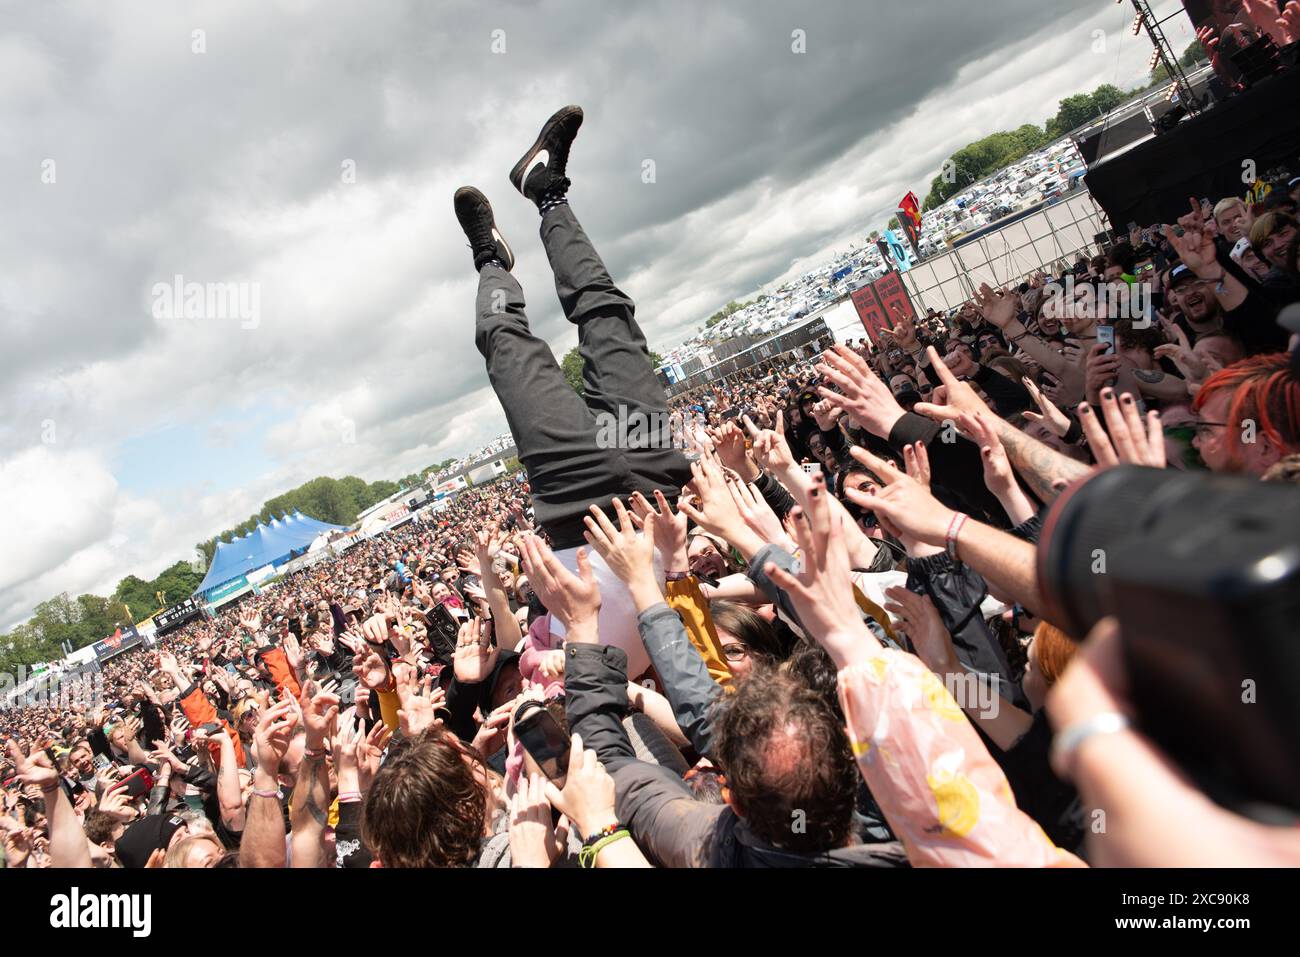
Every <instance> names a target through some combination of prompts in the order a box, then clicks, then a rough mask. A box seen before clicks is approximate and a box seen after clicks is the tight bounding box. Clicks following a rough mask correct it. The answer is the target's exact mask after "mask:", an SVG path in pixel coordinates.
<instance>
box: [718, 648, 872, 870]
mask: <svg viewBox="0 0 1300 957" xmlns="http://www.w3.org/2000/svg"><path fill="white" fill-rule="evenodd" d="M714 735H715V738H714V740H715V746H716V749H717V750H716V754H717V758H718V762H719V764H721V766H722V769H723V771H724V773H725V774H726V776H727V788H728V791H729V792H730V803H731V805H732V807H733V808H734V809H735V810H736V813H737V814H739V815H740V816H741V817H743V818H744V819H745V821H746V822H747V823H748V824H749V826H750V827H751V828H752V829H753V831H754V833H755V834H756V835H758V836H759V837H760V838H762V839H763V840H765V841H767V842H768V843H770V844H771V845H773V846H774V847H779V848H782V849H784V850H789V851H798V852H802V853H808V852H814V851H829V850H832V849H834V848H837V847H843V846H844V845H845V844H847V843H848V840H849V834H850V829H851V826H852V819H853V801H854V796H855V794H856V791H857V785H858V772H857V767H856V766H855V765H854V763H853V754H852V752H851V750H850V748H849V739H848V735H847V734H846V733H845V731H844V728H843V727H842V726H841V725H840V722H839V720H838V718H837V717H836V716H835V714H834V713H833V712H832V711H831V709H830V708H829V707H828V706H827V704H826V702H825V700H824V699H823V698H822V696H821V695H819V694H818V693H817V692H816V691H814V690H813V689H811V688H809V687H808V686H807V685H806V684H804V682H803V681H801V680H800V679H799V678H798V677H797V676H796V675H792V674H789V673H786V672H783V671H780V670H777V669H776V668H770V667H762V668H761V670H758V669H756V670H755V673H754V674H753V675H752V676H751V678H750V679H749V680H747V681H742V682H739V683H738V686H737V688H736V690H735V692H734V693H733V694H729V695H726V696H724V698H723V700H722V701H721V702H720V703H719V705H718V713H717V715H716V717H715V720H714Z"/></svg>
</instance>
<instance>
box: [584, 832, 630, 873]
mask: <svg viewBox="0 0 1300 957" xmlns="http://www.w3.org/2000/svg"><path fill="white" fill-rule="evenodd" d="M631 836H632V835H631V834H630V833H628V830H627V828H625V827H621V828H619V829H618V830H617V831H615V832H614V833H612V834H606V835H605V836H604V837H602V838H601V839H600V840H598V841H597V842H596V843H595V844H591V845H586V844H584V845H583V847H582V850H581V851H579V852H578V864H579V865H581V866H582V867H588V868H590V867H595V866H596V858H597V857H598V856H599V855H600V852H601V851H603V850H604V849H605V848H606V847H608V846H609V845H611V844H613V843H614V842H615V841H621V840H622V839H623V838H625V837H631Z"/></svg>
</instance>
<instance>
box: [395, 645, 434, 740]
mask: <svg viewBox="0 0 1300 957" xmlns="http://www.w3.org/2000/svg"><path fill="white" fill-rule="evenodd" d="M393 678H394V679H395V681H396V683H397V701H398V711H397V720H398V723H399V726H400V727H401V729H402V734H404V735H406V736H407V737H408V738H413V737H415V736H416V735H419V734H423V733H424V731H425V730H427V729H428V728H431V727H433V725H434V724H435V723H436V721H437V719H436V718H435V717H434V712H435V711H436V710H437V709H438V707H439V706H440V705H441V704H442V702H443V701H444V700H445V695H444V694H443V691H442V689H441V688H439V689H438V691H437V694H436V696H434V695H433V694H432V693H431V691H430V689H431V687H432V682H433V678H432V677H431V676H429V677H426V678H425V679H424V681H423V682H421V681H420V679H419V677H418V675H417V674H416V671H415V669H414V668H413V667H411V666H410V665H408V664H407V663H406V662H398V663H396V664H394V665H393Z"/></svg>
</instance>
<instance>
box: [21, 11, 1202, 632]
mask: <svg viewBox="0 0 1300 957" xmlns="http://www.w3.org/2000/svg"><path fill="white" fill-rule="evenodd" d="M5 6H6V30H5V32H4V33H3V34H2V35H0V209H3V211H4V212H3V215H4V225H3V228H0V261H3V263H4V264H5V268H4V270H3V272H2V273H0V323H2V324H3V330H4V340H3V341H4V348H3V349H0V503H3V508H4V516H3V522H2V523H0V527H2V528H3V529H4V534H3V537H4V546H3V548H2V549H0V629H4V628H8V627H10V626H12V625H13V624H15V623H16V622H18V621H21V620H23V619H24V618H26V617H27V615H28V614H30V611H31V608H32V606H33V605H34V604H35V603H36V602H38V601H40V600H42V599H44V598H47V597H49V596H50V595H53V594H55V593H57V592H59V591H69V592H71V593H72V594H74V595H75V594H78V593H80V592H83V591H87V590H93V591H97V592H99V593H107V592H108V591H109V590H111V589H112V587H113V586H114V584H115V583H116V581H117V580H118V579H119V578H121V577H122V576H123V575H125V574H128V573H133V574H138V575H141V576H142V577H148V576H152V575H153V574H156V573H157V572H158V571H159V570H161V569H162V568H163V567H165V566H166V565H168V564H171V563H172V562H173V561H176V560H177V559H179V558H187V557H190V556H191V555H193V545H194V543H195V542H197V541H200V540H202V539H205V538H207V537H209V536H211V535H213V534H215V533H216V532H218V531H220V530H222V529H224V528H226V527H228V526H230V525H232V524H233V523H235V522H238V521H240V520H242V519H244V518H246V517H247V516H248V515H249V514H250V513H252V512H254V511H256V510H257V509H258V508H259V507H260V505H261V503H262V502H263V501H265V500H266V499H267V498H269V497H270V496H272V495H275V494H277V493H279V492H282V491H284V490H286V489H288V488H291V487H293V486H294V485H297V484H298V483H300V482H302V481H304V480H306V479H309V478H312V477H313V476H316V475H322V474H324V475H334V476H340V475H344V474H349V473H351V474H357V475H360V476H362V477H364V478H366V479H376V478H396V477H398V476H401V475H404V474H407V473H409V472H411V471H413V470H415V469H417V468H420V467H423V466H426V465H428V464H429V463H431V462H434V461H437V460H440V459H442V458H445V457H448V456H452V455H460V454H464V453H466V452H468V451H470V450H471V449H473V448H474V447H476V446H477V445H478V444H481V443H482V442H483V441H485V440H487V439H489V438H491V437H492V436H494V435H497V434H499V433H501V432H502V431H504V430H505V421H504V417H503V416H502V415H501V413H500V410H499V408H498V407H497V405H496V403H495V400H494V399H493V397H492V393H491V390H490V389H489V388H488V386H487V379H486V376H485V375H484V372H483V364H482V360H481V358H480V357H479V355H478V353H477V352H476V351H475V349H474V345H473V337H472V322H473V319H472V306H473V296H474V289H475V274H474V272H473V269H472V268H471V265H470V257H469V253H468V251H467V249H466V248H465V242H464V238H463V236H462V235H461V233H460V232H459V230H458V228H457V225H456V222H455V219H454V217H453V215H452V206H451V195H452V192H453V191H454V190H455V188H456V187H457V186H460V185H462V184H465V183H472V184H474V185H477V186H479V187H480V188H482V189H483V190H484V191H485V192H486V193H487V194H488V196H489V198H491V199H492V200H493V202H494V205H495V206H496V209H497V215H498V221H499V222H500V224H501V225H502V227H503V229H504V231H505V233H506V235H507V236H508V237H510V238H511V241H512V245H513V246H514V248H515V251H516V255H517V256H518V258H519V265H518V266H517V269H516V271H517V274H518V275H519V277H520V280H521V282H522V283H523V286H524V289H525V291H526V293H527V294H528V296H529V299H530V315H531V319H532V324H533V328H534V329H535V330H537V331H538V333H539V334H540V335H542V336H543V337H544V338H546V339H547V341H549V342H550V343H551V345H552V347H553V349H554V350H555V352H556V353H557V355H563V353H564V352H565V351H567V350H568V349H569V348H570V347H571V346H572V345H573V344H574V340H575V334H574V332H573V329H572V327H571V326H569V325H568V324H567V323H566V322H564V320H563V317H562V316H561V315H560V312H559V308H558V305H557V303H556V300H555V296H554V292H553V285H552V283H551V279H550V275H549V273H548V270H547V268H546V263H545V257H544V255H543V253H542V250H541V246H540V243H539V242H538V240H537V239H536V213H535V211H533V210H532V208H531V206H530V205H529V204H527V203H526V202H525V201H524V200H523V199H522V198H520V197H519V196H518V195H517V194H515V193H514V192H513V191H512V190H511V188H510V186H509V184H508V182H507V180H506V174H507V172H508V170H509V169H510V166H511V165H512V164H513V163H514V161H515V160H516V159H517V158H518V156H519V154H520V153H521V152H522V150H523V149H524V148H525V147H526V146H528V144H529V143H531V141H532V139H533V137H534V135H535V134H536V130H537V128H538V126H539V124H540V123H541V121H542V120H543V119H545V118H546V117H547V116H548V115H549V114H550V113H551V112H552V111H553V110H554V109H556V108H557V107H559V106H561V105H564V104H566V103H580V104H582V106H583V107H584V109H585V110H586V122H585V125H584V127H583V129H582V132H581V133H580V135H579V139H578V141H577V143H576V145H575V147H574V153H573V157H572V159H571V162H570V170H571V176H572V178H573V180H574V186H573V188H572V190H571V193H570V196H571V200H572V205H573V208H574V210H575V211H576V212H577V214H578V215H579V216H580V217H581V218H582V220H583V222H584V224H585V225H586V227H587V230H588V232H589V233H590V234H591V236H592V237H593V239H594V241H595V242H596V244H597V245H598V247H599V248H600V250H601V252H602V254H603V256H604V258H605V260H606V263H607V264H608V265H609V267H610V269H611V272H612V273H613V274H614V276H615V277H616V278H617V279H618V280H619V282H620V284H622V285H623V286H624V288H626V289H627V291H628V292H629V293H630V294H632V295H633V296H634V298H635V299H636V300H637V303H638V317H639V319H640V321H641V323H642V325H643V326H644V328H645V331H646V334H647V336H648V338H649V340H650V342H651V345H652V346H657V347H660V348H663V347H666V346H671V345H673V344H675V343H676V342H678V341H680V340H681V339H682V338H683V337H684V336H685V335H687V334H689V332H690V331H691V329H692V328H693V327H695V326H697V325H698V324H699V323H700V322H701V321H702V319H703V318H704V317H706V316H708V315H709V314H710V313H712V312H713V311H714V310H716V309H717V308H718V307H720V306H721V305H723V304H725V303H726V302H727V301H728V300H729V299H731V298H733V297H735V296H739V295H743V294H745V293H747V292H749V291H750V290H753V289H754V288H756V287H757V286H759V285H760V284H762V283H764V282H767V281H770V280H773V279H775V278H777V277H781V276H784V275H788V274H795V273H798V272H801V271H802V270H803V269H805V268H807V267H809V266H811V265H815V264H817V263H818V262H820V261H822V260H824V259H826V258H827V257H828V256H829V255H830V254H832V253H833V252H834V251H835V250H837V249H845V248H847V246H848V245H849V243H850V242H854V243H860V242H861V241H862V239H863V237H864V236H865V235H866V234H867V233H868V232H869V231H870V230H871V229H872V228H874V227H879V226H881V225H882V224H883V223H884V222H885V220H886V219H887V218H888V216H889V215H890V213H891V211H892V209H893V206H894V204H895V202H896V201H897V199H898V198H899V197H900V196H902V195H903V193H905V192H906V191H907V190H908V189H914V190H915V191H916V192H917V193H918V194H920V195H922V196H923V195H924V193H925V191H926V190H927V189H928V184H929V181H930V179H931V177H933V176H934V175H935V174H936V173H937V171H938V168H939V165H940V164H941V162H942V161H943V159H944V158H945V157H946V156H947V155H949V154H950V153H951V152H953V151H954V150H955V149H957V148H959V147H960V146H962V145H964V144H965V143H967V142H969V141H970V140H972V139H976V138H978V137H979V136H982V135H984V134H986V133H989V132H992V131H994V130H997V129H1004V128H1009V127H1014V126H1016V125H1019V124H1020V123H1022V122H1027V121H1028V122H1038V123H1041V122H1043V120H1045V119H1046V118H1047V117H1048V116H1050V115H1052V114H1053V113H1054V112H1055V109H1056V103H1057V101H1058V100H1059V99H1060V98H1062V97H1063V96H1067V95H1069V94H1071V93H1074V92H1078V91H1081V90H1088V89H1091V88H1092V87H1094V86H1096V85H1097V84H1099V83H1103V82H1114V83H1116V84H1118V85H1121V86H1126V85H1129V84H1132V83H1134V82H1135V81H1136V80H1137V79H1138V78H1139V77H1140V76H1141V75H1142V74H1144V73H1145V67H1146V60H1147V57H1148V55H1149V53H1150V49H1151V47H1150V44H1149V43H1148V41H1147V40H1146V39H1145V38H1134V37H1133V36H1132V35H1131V34H1130V32H1129V25H1130V23H1131V21H1132V10H1131V8H1130V7H1129V5H1128V4H1123V5H1121V6H1117V5H1116V4H1115V3H1114V2H1113V0H1055V2H1051V3H1043V2H1042V0H982V2H980V3H964V4H957V3H953V2H952V0H913V2H910V3H897V4H895V3H890V4H883V3H880V4H877V3H870V4H867V3H862V2H861V0H843V2H819V3H816V4H807V3H795V2H789V3H774V2H773V3H765V2H754V0H746V2H744V3H741V2H739V0H735V2H729V3H716V4H715V3H710V4H699V3H695V2H690V0H683V2H680V3H675V2H643V3H638V4H635V5H632V4H624V3H603V2H595V0H592V2H572V0H570V2H527V3H524V2H521V3H516V4H507V3H482V2H472V3H471V2H446V0H375V2H372V3H367V4H355V3H343V2H334V3H323V2H322V3H308V2H298V0H225V2H222V3H220V4H213V3H198V2H188V0H176V2H167V3H162V2H155V3H142V2H139V0H137V2H134V3H113V2H104V0H82V2H65V3H22V4H20V3H17V2H8V3H6V4H5ZM1177 6H1178V4H1177V0H1165V2H1164V3H1163V5H1162V8H1163V9H1165V10H1171V9H1175V8H1177ZM796 30H798V31H803V36H804V37H806V50H805V52H802V53H799V52H794V50H793V49H792V46H794V44H795V41H794V40H793V39H792V37H793V36H794V31H796ZM196 31H202V32H201V33H196ZM497 31H500V32H497ZM1096 31H1104V42H1098V39H1097V37H1098V34H1097V33H1096ZM1170 32H1171V33H1172V34H1173V42H1174V46H1175V48H1176V49H1178V50H1181V49H1182V48H1183V46H1185V45H1186V43H1187V42H1188V41H1189V40H1190V39H1191V31H1190V29H1189V26H1188V24H1187V22H1186V20H1185V18H1181V17H1180V18H1177V19H1175V20H1174V21H1173V22H1172V23H1171V24H1170ZM503 45H504V50H502V46H503ZM494 47H495V49H494ZM646 160H653V161H654V170H655V181H654V182H652V183H646V182H643V177H642V170H643V168H644V164H645V161H646ZM352 170H354V171H355V175H354V176H349V175H348V172H349V171H352ZM349 180H354V181H349ZM177 275H180V276H183V277H184V279H185V281H187V282H200V283H244V284H247V285H246V286H244V287H243V288H245V289H246V290H252V289H254V288H255V289H256V291H257V294H258V296H259V302H258V306H259V311H258V314H257V316H256V319H255V320H251V321H250V320H248V319H241V318H240V317H239V316H237V315H235V316H230V317H228V318H223V317H217V316H208V317H206V318H185V317H184V315H183V314H178V315H174V316H169V315H166V314H163V315H159V314H158V312H159V310H158V309H157V308H155V307H156V305H157V297H156V295H155V284H158V283H171V282H172V281H173V277H175V276H177Z"/></svg>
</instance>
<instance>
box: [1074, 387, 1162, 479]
mask: <svg viewBox="0 0 1300 957" xmlns="http://www.w3.org/2000/svg"><path fill="white" fill-rule="evenodd" d="M1101 413H1102V416H1103V417H1104V418H1105V427H1104V428H1103V426H1102V423H1101V421H1100V420H1099V419H1098V418H1097V411H1096V410H1095V409H1094V408H1093V407H1092V406H1090V405H1088V404H1087V403H1086V402H1085V403H1083V404H1082V405H1080V406H1079V422H1080V424H1081V425H1082V426H1083V434H1084V435H1085V436H1087V438H1088V447H1089V448H1090V449H1091V450H1092V457H1093V458H1094V459H1096V460H1097V465H1098V467H1100V468H1103V469H1106V468H1111V467H1112V466H1115V465H1119V464H1120V463H1125V464H1128V465H1145V466H1148V467H1149V468H1156V469H1162V468H1164V467H1165V433H1164V428H1163V426H1162V425H1161V423H1160V413H1159V412H1154V411H1152V412H1148V413H1147V416H1146V421H1145V422H1144V421H1143V420H1142V415H1141V413H1139V412H1138V408H1137V402H1136V401H1135V400H1134V399H1133V396H1132V394H1131V393H1128V392H1125V393H1124V394H1123V395H1122V396H1120V397H1119V398H1118V399H1116V397H1115V391H1114V390H1113V389H1103V390H1102V392H1101ZM1108 431H1109V433H1110V435H1109V436H1108V435H1107V434H1106V433H1107V432H1108Z"/></svg>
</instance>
